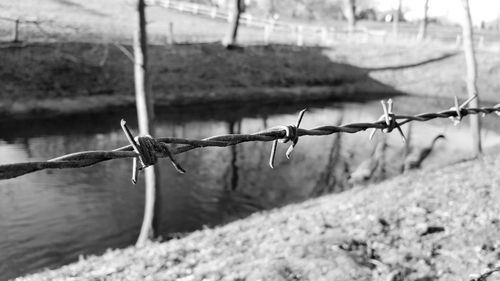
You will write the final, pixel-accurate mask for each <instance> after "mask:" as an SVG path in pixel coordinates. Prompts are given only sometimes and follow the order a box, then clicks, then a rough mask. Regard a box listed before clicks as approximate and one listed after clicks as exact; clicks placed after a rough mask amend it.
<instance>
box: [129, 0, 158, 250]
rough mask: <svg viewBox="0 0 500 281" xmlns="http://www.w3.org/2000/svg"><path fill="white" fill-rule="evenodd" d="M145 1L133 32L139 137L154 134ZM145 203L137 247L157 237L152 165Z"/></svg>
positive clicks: (147, 176) (139, 2)
mask: <svg viewBox="0 0 500 281" xmlns="http://www.w3.org/2000/svg"><path fill="white" fill-rule="evenodd" d="M145 8H146V6H145V3H144V0H137V13H136V30H135V32H134V81H135V99H136V100H135V103H136V107H137V119H138V123H139V133H140V135H154V125H153V121H154V108H153V97H152V96H151V92H150V91H149V89H150V88H149V80H148V56H147V33H146V14H145ZM144 172H145V181H146V188H145V189H146V190H145V203H144V217H143V221H142V226H141V232H140V234H139V238H138V239H137V242H136V246H138V247H141V246H143V245H144V244H145V243H146V242H147V240H148V239H150V238H153V237H155V236H156V235H157V233H156V231H157V228H156V226H157V223H156V222H155V219H156V216H155V210H157V208H158V206H159V205H158V203H157V202H156V200H155V199H156V197H157V195H158V194H157V192H158V188H157V186H156V185H157V178H156V173H155V166H152V167H148V168H146V169H145V171H144Z"/></svg>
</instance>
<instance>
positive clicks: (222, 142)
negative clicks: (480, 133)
mask: <svg viewBox="0 0 500 281" xmlns="http://www.w3.org/2000/svg"><path fill="white" fill-rule="evenodd" d="M491 113H496V114H498V115H500V114H499V113H500V104H499V105H496V106H494V107H481V108H461V109H460V115H461V116H462V117H464V116H467V115H471V114H491ZM450 117H458V113H457V110H455V109H450V110H445V111H441V112H437V113H422V114H418V115H394V118H395V119H396V120H402V121H400V122H398V123H397V124H398V125H399V126H402V125H404V124H406V123H408V122H413V121H419V122H425V121H429V120H432V119H436V118H450ZM387 128H388V125H387V124H386V122H385V121H383V120H382V121H376V122H372V123H351V124H346V125H341V126H320V127H315V128H312V129H301V128H298V129H297V135H298V136H299V137H300V136H325V135H331V134H335V133H348V134H354V133H358V132H360V131H365V130H367V129H387ZM285 137H286V130H285V129H283V126H279V127H273V128H270V129H266V130H263V131H260V132H256V133H252V134H227V135H219V136H212V137H208V138H205V139H201V140H197V139H183V138H170V137H166V138H157V139H156V141H158V142H161V143H168V144H177V145H182V146H179V147H176V148H173V149H171V150H170V152H171V154H172V155H176V154H181V153H185V152H188V151H190V150H193V149H197V148H204V147H227V146H232V145H237V144H240V143H244V142H269V141H274V140H279V139H283V138H285ZM157 156H158V157H159V158H165V157H168V155H167V154H166V153H162V152H157ZM134 157H139V154H138V153H137V152H135V151H133V148H132V146H131V145H127V146H123V147H120V148H117V149H114V150H111V151H82V152H75V153H71V154H67V155H63V156H59V157H56V158H53V159H50V160H47V161H38V162H24V163H14V164H5V165H0V179H10V178H15V177H18V176H21V175H25V174H29V173H33V172H36V171H40V170H45V169H66V168H83V167H88V166H92V165H95V164H97V163H100V162H103V161H108V160H113V159H122V158H134Z"/></svg>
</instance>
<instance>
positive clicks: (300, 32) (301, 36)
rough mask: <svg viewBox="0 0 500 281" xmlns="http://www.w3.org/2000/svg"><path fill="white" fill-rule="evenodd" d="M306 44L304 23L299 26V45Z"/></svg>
mask: <svg viewBox="0 0 500 281" xmlns="http://www.w3.org/2000/svg"><path fill="white" fill-rule="evenodd" d="M302 45H304V27H303V26H302V25H299V26H297V46H299V47H300V46H302Z"/></svg>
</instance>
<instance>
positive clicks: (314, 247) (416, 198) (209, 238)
mask: <svg viewBox="0 0 500 281" xmlns="http://www.w3.org/2000/svg"><path fill="white" fill-rule="evenodd" d="M499 169H500V160H499V159H498V155H494V156H488V157H485V158H484V159H480V160H474V161H468V162H463V163H459V164H456V165H452V166H449V167H446V168H443V169H440V170H437V171H422V172H416V173H410V174H408V175H404V176H400V177H397V178H394V179H392V180H389V181H386V182H382V183H380V184H377V185H372V186H367V187H357V188H354V189H353V190H350V191H346V192H344V193H341V194H334V195H328V196H324V197H321V198H317V199H312V200H309V201H306V202H304V203H300V204H295V205H290V206H286V207H284V208H281V209H275V210H272V211H267V212H262V213H258V214H254V215H252V216H250V217H249V218H247V219H243V220H240V221H236V222H233V223H230V224H228V225H225V226H222V227H218V228H215V229H205V230H201V231H197V232H195V233H192V234H191V235H189V236H187V237H184V238H182V239H175V240H170V241H168V242H164V243H151V244H149V245H147V246H146V247H144V248H141V249H136V248H133V247H131V248H127V249H123V250H113V251H109V252H107V253H106V254H104V255H103V256H101V257H89V258H87V259H83V260H81V261H79V262H77V263H75V264H71V265H68V266H65V267H62V268H60V269H57V270H53V271H46V272H42V273H40V274H37V275H32V276H28V277H26V278H24V279H22V278H21V279H20V280H55V279H64V278H71V277H76V279H71V280H79V279H84V280H94V279H95V280H139V279H146V278H147V280H420V281H422V280H450V281H451V280H468V278H469V276H470V274H474V273H480V272H481V271H483V270H485V269H486V268H487V267H491V266H495V265H496V266H498V265H499V264H498V263H499V259H500V238H499V237H500V217H499V214H500V204H499V203H498V202H500V174H499V173H498V170H499ZM495 263H496V264H495ZM379 278H380V279H379ZM398 278H400V279H398ZM403 278H404V279H403ZM492 278H493V279H490V280H495V279H494V278H495V276H493V277H492ZM496 278H500V277H499V276H496ZM65 280H66V279H65ZM497 280H498V279H497Z"/></svg>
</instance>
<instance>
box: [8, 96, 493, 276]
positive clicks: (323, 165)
mask: <svg viewBox="0 0 500 281" xmlns="http://www.w3.org/2000/svg"><path fill="white" fill-rule="evenodd" d="M395 104H396V106H397V107H396V110H398V111H400V112H404V113H419V112H422V111H432V110H437V109H444V108H447V107H449V104H451V101H449V100H448V101H444V102H441V103H440V102H436V101H435V100H426V99H416V98H399V99H397V100H396V103H395ZM398 104H403V105H404V106H403V105H402V106H398ZM300 109H301V108H300V107H296V106H285V107H283V106H274V107H271V108H262V107H259V108H253V107H241V108H238V109H235V108H222V109H221V108H218V109H208V108H205V109H191V110H187V109H186V110H181V111H177V112H171V111H169V112H165V111H164V110H160V111H159V115H158V119H159V121H158V123H159V128H158V132H157V135H158V136H176V137H186V138H198V139H199V138H204V137H208V136H212V135H218V134H227V133H238V132H242V133H250V132H256V131H258V130H262V129H264V128H269V127H273V126H276V125H284V124H294V123H295V120H296V114H297V112H298V111H299V110H300ZM269 112H273V114H269ZM380 112H381V107H380V103H379V102H369V103H365V104H336V105H323V106H311V107H310V108H309V111H308V112H307V113H306V115H305V117H304V120H303V123H302V124H303V125H302V127H304V128H311V127H313V126H320V125H335V124H339V123H342V124H345V123H351V122H364V121H373V120H375V119H377V118H378V116H379V115H380ZM123 115H124V116H122V115H118V114H113V113H110V114H106V115H92V116H77V117H74V118H68V119H64V120H57V121H56V120H45V121H44V120H38V121H26V122H21V121H17V122H13V123H11V122H5V121H4V122H1V123H0V132H3V133H2V135H1V137H0V155H2V157H1V158H0V163H1V164H4V163H13V162H22V161H35V160H46V159H49V158H52V157H54V156H58V155H62V154H66V153H70V152H76V151H82V150H94V149H95V150H105V149H112V148H116V147H120V146H123V145H126V144H127V141H126V138H125V136H124V135H123V133H122V131H121V128H120V126H119V121H120V119H121V118H122V117H125V118H127V119H128V121H130V123H131V124H132V125H131V128H132V130H134V131H137V130H136V127H135V126H134V122H133V120H134V119H135V118H134V115H133V112H128V113H123ZM485 121H487V123H486V128H487V129H486V130H485V131H484V138H485V146H487V147H492V146H494V145H496V144H497V143H498V142H499V141H500V135H499V134H498V133H497V132H499V130H498V128H499V126H498V123H500V121H499V120H498V117H496V116H494V115H493V116H491V117H487V118H486V119H485ZM466 123H467V122H464V123H463V124H461V125H460V126H458V127H454V126H453V125H452V124H451V122H450V121H449V120H440V121H432V122H426V123H416V124H415V125H414V126H412V133H411V134H412V140H411V143H412V144H413V145H415V146H416V147H421V146H425V145H427V144H428V143H429V142H430V141H431V139H432V138H433V137H434V136H435V135H437V134H440V133H443V134H445V135H446V136H447V139H446V140H445V141H443V142H438V143H437V145H436V151H435V153H434V154H432V155H431V157H430V158H429V159H428V160H426V162H424V166H425V167H427V168H428V167H432V166H439V165H443V164H445V163H449V162H453V161H456V160H459V159H462V158H465V157H467V156H468V155H470V152H469V151H470V149H469V147H470V144H471V141H470V139H471V138H470V136H469V135H468V133H467V126H466ZM405 130H406V128H405ZM368 135H369V132H363V133H359V134H354V135H349V134H341V135H335V136H324V137H302V138H301V139H300V141H299V143H298V145H297V147H296V149H295V151H294V153H293V156H292V159H291V160H286V158H285V157H284V151H285V150H286V148H287V147H288V145H286V144H280V145H279V146H278V154H277V158H276V161H275V166H276V167H275V169H274V170H272V169H270V168H269V167H268V164H267V162H268V157H269V152H270V148H271V143H245V144H241V145H238V146H236V147H232V148H206V149H197V150H194V151H191V152H188V153H185V154H182V155H178V156H177V158H178V161H179V162H180V163H181V164H182V166H183V167H184V168H185V169H186V170H187V174H185V175H180V174H178V173H176V172H175V170H174V169H173V168H172V166H171V165H170V164H169V163H168V162H167V161H164V160H162V161H161V162H160V163H159V165H160V168H161V174H160V179H161V189H160V190H161V191H160V192H161V198H160V200H161V202H162V209H161V212H160V213H161V214H160V222H161V224H160V233H161V235H162V237H163V239H168V238H170V237H175V236H177V235H180V234H183V233H187V232H190V231H194V230H196V229H200V228H202V227H204V226H209V227H210V226H214V225H219V224H224V223H227V222H230V221H232V220H235V219H238V218H242V217H245V216H247V215H249V214H251V213H253V212H256V211H259V210H263V209H269V208H273V207H277V206H281V205H283V204H288V203H291V202H298V201H301V200H305V199H307V198H310V197H314V196H318V195H321V194H324V193H328V192H338V191H342V190H343V189H345V188H348V187H349V184H347V174H348V172H349V171H352V170H354V169H355V168H356V166H357V165H358V164H359V163H360V162H362V161H363V160H365V159H367V158H369V157H370V155H371V153H372V151H373V148H374V146H375V144H376V142H377V139H375V140H374V141H372V142H369V141H368ZM380 136H381V134H380V133H377V138H378V139H379V140H380V139H381V137H380ZM387 143H388V145H389V146H388V148H387V150H386V154H387V155H386V159H387V166H386V169H385V170H386V174H385V175H384V176H383V177H388V176H392V175H395V174H398V173H399V171H400V166H401V163H402V156H401V155H402V151H403V147H404V145H403V143H402V142H401V139H400V138H399V136H398V134H397V133H394V134H391V135H389V136H388V137H387ZM131 164H132V163H131V160H130V159H123V160H115V161H108V162H104V163H101V164H98V165H95V166H92V167H88V168H84V169H68V170H46V171H40V172H36V173H33V174H30V175H25V176H21V177H19V178H15V179H11V180H4V181H0V279H1V280H3V279H8V278H13V277H16V276H19V275H23V274H26V273H31V272H36V271H39V270H43V269H44V268H54V267H58V266H61V265H64V264H67V263H70V262H73V261H75V260H77V259H78V257H79V256H80V255H89V254H100V253H103V252H104V251H105V250H106V249H107V248H118V247H126V246H129V245H133V243H134V242H135V239H136V238H137V236H138V232H139V229H140V225H141V219H142V211H143V201H144V194H143V193H144V192H143V191H144V183H143V178H140V181H139V184H138V185H137V186H134V185H132V184H131V182H130V177H131V174H130V172H131ZM379 179H380V178H379Z"/></svg>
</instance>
